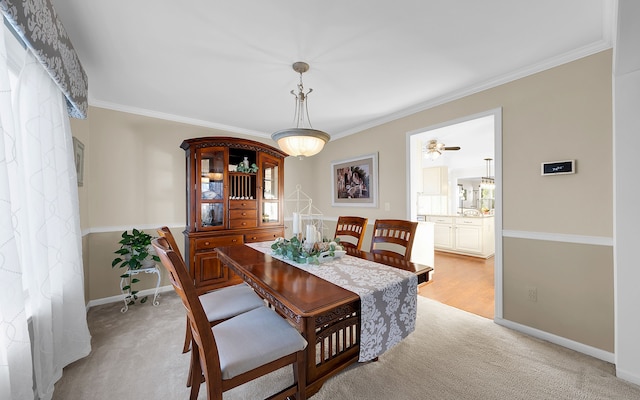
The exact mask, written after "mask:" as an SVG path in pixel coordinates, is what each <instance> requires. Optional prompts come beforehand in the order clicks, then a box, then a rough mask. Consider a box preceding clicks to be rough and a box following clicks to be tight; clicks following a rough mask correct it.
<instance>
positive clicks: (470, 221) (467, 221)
mask: <svg viewBox="0 0 640 400" xmlns="http://www.w3.org/2000/svg"><path fill="white" fill-rule="evenodd" d="M456 225H475V226H480V225H482V218H456Z"/></svg>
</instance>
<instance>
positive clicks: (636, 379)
mask: <svg viewBox="0 0 640 400" xmlns="http://www.w3.org/2000/svg"><path fill="white" fill-rule="evenodd" d="M616 376H617V377H618V378H620V379H622V380H625V381H627V382H631V383H633V384H635V385H639V386H640V376H638V375H634V374H631V373H629V372H626V371H623V370H621V369H619V368H618V367H616Z"/></svg>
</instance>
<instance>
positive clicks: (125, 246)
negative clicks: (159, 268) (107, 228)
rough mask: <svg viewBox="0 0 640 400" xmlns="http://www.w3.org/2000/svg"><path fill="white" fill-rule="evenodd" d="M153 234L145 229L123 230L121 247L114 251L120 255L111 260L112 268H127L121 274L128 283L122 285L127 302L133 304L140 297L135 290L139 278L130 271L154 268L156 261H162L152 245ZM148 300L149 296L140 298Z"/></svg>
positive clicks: (142, 301) (143, 300) (144, 300)
mask: <svg viewBox="0 0 640 400" xmlns="http://www.w3.org/2000/svg"><path fill="white" fill-rule="evenodd" d="M151 239H153V236H151V235H149V234H147V233H145V232H144V231H141V230H138V229H135V228H134V229H133V230H132V231H131V233H129V232H128V231H124V232H122V239H121V240H120V241H119V242H118V243H120V248H119V249H118V250H116V251H115V252H114V253H116V254H118V257H116V258H114V259H113V261H112V262H111V268H115V266H116V265H117V266H118V267H119V268H126V272H125V273H124V274H122V275H120V278H121V279H125V281H126V282H127V284H126V285H124V286H122V290H123V292H125V293H126V298H125V302H126V303H127V304H128V305H132V304H134V303H135V301H136V300H137V299H138V291H137V290H133V284H134V283H137V282H139V281H140V280H139V279H137V278H132V275H133V274H132V273H131V272H130V271H136V270H143V269H145V268H153V267H154V266H155V263H156V262H160V258H159V257H158V256H157V255H156V253H155V251H154V250H153V247H152V246H151ZM146 301H147V296H145V297H143V298H142V299H140V302H141V303H144V302H146Z"/></svg>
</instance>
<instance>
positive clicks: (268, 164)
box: [260, 155, 282, 225]
mask: <svg viewBox="0 0 640 400" xmlns="http://www.w3.org/2000/svg"><path fill="white" fill-rule="evenodd" d="M281 172H282V171H281V168H280V161H279V160H278V159H276V158H273V157H270V156H268V155H262V157H261V161H260V173H261V175H260V177H261V184H262V189H261V193H260V195H261V204H260V211H261V212H262V215H261V222H262V224H263V225H264V224H269V223H279V222H280V220H281V218H282V215H281V214H282V210H281V209H280V196H281V194H280V179H281Z"/></svg>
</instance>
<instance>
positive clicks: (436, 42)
mask: <svg viewBox="0 0 640 400" xmlns="http://www.w3.org/2000/svg"><path fill="white" fill-rule="evenodd" d="M52 2H53V4H54V7H55V8H56V10H57V13H58V15H59V18H60V19H61V20H62V22H63V24H64V26H65V28H66V30H67V33H68V34H69V37H70V38H71V41H72V43H73V45H74V46H75V48H76V51H77V52H78V55H79V57H80V60H81V62H82V64H83V66H84V68H85V70H86V72H87V75H88V77H89V103H90V104H91V105H93V106H97V107H103V108H109V109H114V110H120V111H126V112H132V113H137V114H141V115H148V116H153V117H157V118H164V119H170V120H175V121H179V122H185V123H190V124H194V125H200V126H204V127H211V128H219V129H224V130H228V131H231V132H235V133H245V134H251V135H255V136H258V137H268V136H270V134H271V133H272V132H274V131H277V130H279V129H284V128H288V127H291V126H292V125H293V115H294V105H295V103H294V97H293V96H292V95H291V94H290V93H289V92H290V91H291V90H292V89H295V88H296V84H297V83H298V81H299V76H298V74H297V73H295V72H294V71H293V70H292V68H291V64H292V63H294V62H296V61H305V62H307V63H309V64H310V66H311V68H310V70H309V71H308V72H307V73H305V74H304V76H303V81H304V85H305V88H306V89H309V88H313V89H314V90H313V93H312V94H311V95H310V96H309V100H308V107H309V114H310V118H311V123H312V125H313V127H314V128H315V129H320V130H324V131H326V132H328V133H329V134H331V135H332V138H334V139H335V138H339V137H343V136H345V135H348V134H351V133H355V132H358V131H360V130H362V129H366V128H369V127H372V126H375V125H379V124H381V123H384V122H387V121H390V120H393V119H396V118H399V117H402V116H405V115H408V114H411V113H414V112H416V111H420V110H423V109H426V108H429V107H432V106H434V105H437V104H440V103H443V102H446V101H450V100H452V99H455V98H457V97H460V96H463V95H466V94H470V93H473V92H475V91H478V90H482V89H486V88H488V87H491V86H495V85H497V84H500V83H504V82H508V81H510V80H513V79H517V78H519V77H522V76H526V75H528V74H531V73H535V72H538V71H541V70H544V69H547V68H550V67H553V66H555V65H559V64H562V63H565V62H568V61H571V60H574V59H577V58H581V57H584V56H586V55H589V54H593V53H595V52H598V51H601V50H604V49H607V48H610V47H611V46H612V33H611V32H612V20H613V4H614V1H613V0H560V1H558V0H537V1H528V2H526V1H513V0H484V1H478V0H455V1H435V0H430V1H427V0H396V1H393V2H391V1H384V2H383V1H379V2H373V1H370V0H343V1H337V0H334V1H331V0H328V1H327V0H325V1H320V0H315V1H314V0H306V1H300V0H271V1H264V0H234V1H220V0H209V1H203V0H184V1H181V2H175V1H166V0H126V1H125V0H112V1H86V0H52ZM89 117H90V115H89ZM447 144H449V143H447ZM450 145H461V144H459V143H451V144H450Z"/></svg>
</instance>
